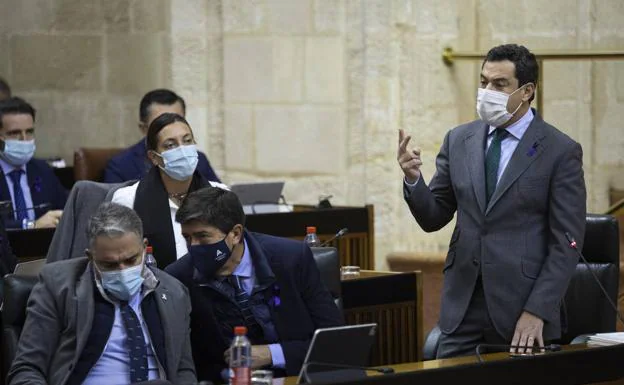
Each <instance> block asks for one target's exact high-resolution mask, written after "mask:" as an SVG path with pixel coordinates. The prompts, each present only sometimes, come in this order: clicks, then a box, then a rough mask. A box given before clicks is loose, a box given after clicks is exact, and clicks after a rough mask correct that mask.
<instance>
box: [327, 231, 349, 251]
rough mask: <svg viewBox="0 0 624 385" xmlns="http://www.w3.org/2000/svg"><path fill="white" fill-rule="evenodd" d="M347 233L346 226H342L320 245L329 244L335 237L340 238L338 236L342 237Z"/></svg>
mask: <svg viewBox="0 0 624 385" xmlns="http://www.w3.org/2000/svg"><path fill="white" fill-rule="evenodd" d="M348 233H349V229H348V228H346V227H343V228H342V229H340V230H339V231H338V232H337V233H336V234H335V235H334V236H333V237H331V238H330V239H328V240H327V241H325V242H323V243H321V246H320V247H325V246H327V245H329V244H330V243H332V242H333V241H335V240H336V239H340V238H342V237H344V236H345V235H347V234H348Z"/></svg>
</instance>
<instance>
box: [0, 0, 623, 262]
mask: <svg viewBox="0 0 624 385" xmlns="http://www.w3.org/2000/svg"><path fill="white" fill-rule="evenodd" d="M0 7H1V8H0V74H2V75H4V76H7V77H8V78H9V80H10V81H11V82H12V83H13V84H14V86H15V89H16V91H17V92H18V93H20V94H23V95H25V96H26V97H28V98H29V99H31V100H33V102H35V104H36V105H37V107H39V110H40V111H41V118H40V120H39V124H38V126H39V127H40V130H39V137H40V138H41V137H44V138H45V141H43V143H42V141H40V142H39V149H40V153H41V154H42V155H52V154H61V155H63V156H64V157H68V156H70V154H71V151H72V149H73V148H74V147H76V146H79V145H83V144H89V145H95V144H97V145H101V146H105V145H125V144H129V143H132V142H133V141H134V140H136V139H137V137H138V131H137V130H136V129H135V128H134V127H135V122H136V114H137V112H136V110H137V104H138V99H139V98H140V96H141V95H142V94H143V93H144V92H145V91H147V90H149V89H151V88H154V87H160V86H165V87H172V88H173V89H175V90H176V91H178V92H179V93H180V94H181V95H183V96H184V97H185V98H186V99H187V102H188V105H189V108H188V115H189V119H190V122H191V124H192V125H193V128H194V130H195V132H196V135H197V137H198V141H199V144H200V146H201V147H202V148H203V149H204V150H205V151H206V152H207V153H208V156H209V158H210V160H211V162H212V163H213V165H214V166H215V167H216V168H217V170H218V172H219V173H220V175H221V176H222V177H223V179H224V180H225V181H226V182H228V183H233V182H240V181H250V180H286V181H287V184H286V191H285V196H286V199H287V200H288V201H289V202H295V203H316V202H317V200H318V198H319V196H321V195H333V198H332V202H333V203H334V204H348V205H363V204H365V203H372V204H374V205H375V207H376V222H375V223H376V235H377V238H376V258H377V266H378V267H379V268H383V267H384V266H385V256H386V254H387V253H388V252H389V251H393V250H395V251H398V250H413V251H414V250H415V251H433V252H443V251H444V250H445V249H446V245H447V242H448V238H449V236H450V230H451V228H450V227H451V226H447V227H446V228H445V229H444V230H442V231H440V232H438V233H435V234H425V233H423V232H422V231H421V230H420V229H418V227H417V225H416V224H415V223H414V221H413V219H411V217H410V214H409V212H408V210H407V208H406V206H405V204H404V202H403V200H402V196H401V173H400V170H399V168H398V166H397V164H396V160H395V156H396V145H397V131H398V129H399V128H404V129H406V130H407V131H408V132H409V133H410V134H412V135H413V136H414V139H413V142H414V144H415V145H418V146H419V147H421V148H422V150H423V159H424V162H425V164H424V166H423V172H424V175H425V177H426V178H427V179H429V178H430V177H431V175H432V174H433V171H434V160H435V155H436V153H437V151H438V148H439V146H440V144H441V141H442V139H443V137H444V134H445V132H446V131H447V130H448V129H449V128H451V127H453V126H455V125H457V124H458V123H460V122H464V121H467V120H471V119H473V118H474V115H475V114H474V103H475V101H474V99H475V94H476V87H477V78H478V71H479V63H475V62H459V63H457V64H456V65H455V66H453V67H451V68H449V67H446V66H445V65H444V64H443V63H442V61H441V59H440V55H441V52H442V49H443V47H445V46H452V47H454V48H455V49H457V50H463V51H482V52H485V51H486V50H487V49H488V48H490V47H491V46H493V45H496V44H500V43H504V42H517V43H521V44H525V45H527V46H528V47H529V48H531V49H533V50H536V51H540V50H542V51H543V50H561V49H596V50H597V49H605V50H606V49H610V50H624V27H622V26H621V24H622V23H621V21H622V20H624V2H622V1H621V0H576V1H570V0H551V1H548V2H545V1H541V0H527V1H522V2H518V1H505V0H436V1H431V0H159V1H150V0H125V1H124V0H117V1H110V0H101V1H95V0H91V1H78V0H73V1H70V0H10V1H9V0H5V1H4V2H3V3H2V5H1V6H0ZM6 9H10V12H8V13H7V11H6ZM544 75H545V76H544V78H545V81H544V102H545V103H544V107H545V118H546V120H548V121H550V122H551V123H553V124H555V125H556V126H557V127H559V128H560V129H561V130H563V131H564V132H566V133H568V134H569V135H571V136H572V137H573V138H575V139H577V140H578V141H580V142H581V143H582V144H583V147H584V150H585V158H584V160H585V171H586V181H587V185H588V190H589V196H588V203H589V209H590V210H591V211H601V210H604V209H605V208H606V207H607V206H608V192H609V188H610V187H616V188H624V177H622V175H623V174H622V172H623V171H624V155H622V154H623V153H624V135H622V134H623V133H624V130H623V129H622V123H621V122H622V121H623V120H624V108H623V107H624V106H623V104H624V80H623V79H624V62H617V61H603V62H597V61H596V62H589V61H588V62H547V63H546V64H545V66H544ZM0 76H1V75H0ZM302 233H303V229H302Z"/></svg>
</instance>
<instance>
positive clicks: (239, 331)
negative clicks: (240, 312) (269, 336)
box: [234, 326, 247, 336]
mask: <svg viewBox="0 0 624 385" xmlns="http://www.w3.org/2000/svg"><path fill="white" fill-rule="evenodd" d="M246 334H247V328H246V327H244V326H235V327H234V335H235V336H244V335H246Z"/></svg>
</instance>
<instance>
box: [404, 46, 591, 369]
mask: <svg viewBox="0 0 624 385" xmlns="http://www.w3.org/2000/svg"><path fill="white" fill-rule="evenodd" d="M537 75H538V64H537V61H536V59H535V56H534V55H533V54H532V53H531V52H529V50H528V49H526V48H525V47H523V46H518V45H515V44H507V45H502V46H498V47H494V48H492V49H491V50H490V51H489V52H488V54H487V56H486V58H485V60H484V62H483V65H482V68H481V87H480V88H479V90H478V96H477V112H478V114H479V117H480V118H481V119H480V120H476V121H474V122H471V123H468V124H464V125H461V126H459V127H456V128H454V129H452V130H451V131H449V132H448V133H447V134H446V137H445V138H444V143H443V144H442V148H441V149H440V153H439V154H438V157H437V159H436V173H435V174H434V176H433V178H432V179H431V181H430V183H429V186H427V185H426V184H425V181H424V178H423V176H422V175H421V172H420V166H421V164H422V161H421V158H420V150H417V149H415V150H408V148H407V145H408V142H409V140H410V137H409V136H407V137H406V136H405V134H404V133H403V130H401V131H400V132H399V149H398V155H397V159H398V162H399V165H400V166H401V169H402V170H403V173H404V174H405V178H404V181H403V185H404V194H405V200H406V201H407V204H408V206H409V208H410V210H411V212H412V214H413V216H414V218H415V219H416V221H417V222H418V224H419V225H420V226H421V227H422V229H423V230H425V231H427V232H431V231H436V230H439V229H440V228H442V227H444V226H445V225H446V224H447V223H449V222H450V221H451V219H452V218H453V215H454V213H455V212H456V211H457V223H456V225H455V229H454V231H453V236H452V238H451V242H450V245H449V251H448V255H447V257H446V263H445V266H444V285H443V290H442V305H441V310H440V323H439V325H440V329H441V331H442V335H441V337H440V345H439V348H438V357H440V358H443V357H452V356H458V355H467V354H474V351H475V347H476V346H477V345H478V344H480V343H507V344H509V343H511V344H512V345H519V346H522V347H528V348H530V347H532V346H533V345H534V344H538V345H539V346H543V345H544V340H551V339H556V338H558V337H560V334H561V320H560V310H561V301H562V298H563V296H564V294H565V291H566V289H567V287H568V283H569V280H570V278H571V277H572V274H573V272H574V269H575V266H576V263H577V260H578V257H577V256H576V254H575V252H574V250H572V249H571V248H570V247H569V246H568V242H567V240H566V237H565V232H570V233H571V234H572V235H573V236H574V237H575V238H576V239H577V240H582V239H583V237H584V233H585V214H586V212H585V198H586V192H585V181H584V179H583V159H582V158H583V153H582V149H581V146H580V144H578V143H577V142H575V141H574V140H572V139H571V138H570V137H568V136H567V135H565V134H563V133H562V132H561V131H559V130H557V129H556V128H555V127H553V126H551V125H550V124H548V123H546V122H544V121H543V120H542V118H541V117H540V116H539V115H538V114H537V112H536V111H535V110H532V109H531V108H530V107H529V106H530V103H531V101H532V100H533V98H534V94H535V87H536V84H537ZM580 247H582V245H579V248H580ZM512 350H513V349H512ZM527 350H530V349H527ZM520 351H521V352H523V351H524V349H520Z"/></svg>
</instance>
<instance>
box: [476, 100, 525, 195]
mask: <svg viewBox="0 0 624 385" xmlns="http://www.w3.org/2000/svg"><path fill="white" fill-rule="evenodd" d="M534 117H535V116H534V115H533V111H531V109H530V108H529V110H528V111H527V112H526V114H524V115H523V116H522V117H521V118H520V119H518V121H517V122H515V123H514V124H512V125H511V126H509V127H507V128H505V130H507V132H509V135H507V137H506V138H505V139H503V141H502V142H501V157H500V162H499V163H498V175H497V176H496V183H498V182H500V178H501V176H502V175H503V172H504V171H505V169H506V168H507V165H508V164H509V160H510V159H511V156H512V155H513V153H514V151H515V150H516V147H518V143H520V139H522V137H523V136H524V133H525V132H526V130H527V129H528V128H529V125H530V124H531V122H532V121H533V118H534ZM494 130H496V127H494V126H490V128H489V131H488V137H487V147H486V150H485V153H486V154H487V150H488V149H489V148H490V144H491V143H492V139H494Z"/></svg>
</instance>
